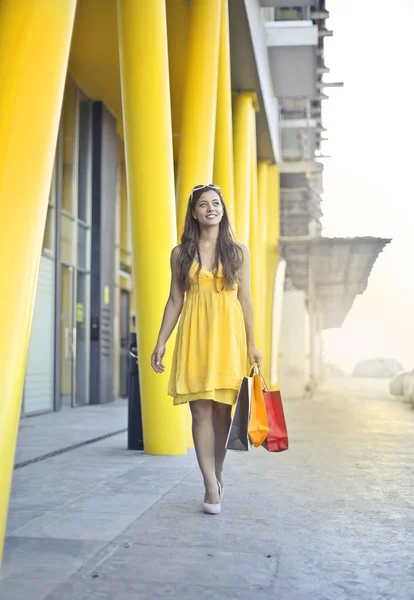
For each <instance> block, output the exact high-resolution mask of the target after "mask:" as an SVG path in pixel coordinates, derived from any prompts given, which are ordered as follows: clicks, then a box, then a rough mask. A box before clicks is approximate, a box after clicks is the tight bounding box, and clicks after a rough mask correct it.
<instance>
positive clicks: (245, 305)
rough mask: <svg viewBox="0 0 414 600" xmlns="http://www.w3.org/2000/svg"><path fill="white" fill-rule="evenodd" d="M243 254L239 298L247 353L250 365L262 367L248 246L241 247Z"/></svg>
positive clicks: (241, 245)
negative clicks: (251, 287)
mask: <svg viewBox="0 0 414 600" xmlns="http://www.w3.org/2000/svg"><path fill="white" fill-rule="evenodd" d="M239 247H240V249H241V251H242V252H243V264H242V267H241V270H240V275H239V291H238V294H237V297H238V299H239V302H240V304H241V307H242V310H243V315H244V326H245V329H246V340H247V353H248V355H249V360H250V364H251V366H252V367H253V366H254V365H255V364H256V365H257V366H259V367H260V366H261V364H262V360H263V356H262V354H261V353H260V352H259V350H258V349H257V348H256V341H255V337H254V315H253V302H252V295H251V292H250V251H249V249H248V248H247V246H244V245H243V244H240V245H239Z"/></svg>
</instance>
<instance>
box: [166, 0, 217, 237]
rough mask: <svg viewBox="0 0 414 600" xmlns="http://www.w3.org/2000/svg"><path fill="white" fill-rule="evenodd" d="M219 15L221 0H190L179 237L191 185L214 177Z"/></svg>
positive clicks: (178, 195) (182, 130)
mask: <svg viewBox="0 0 414 600" xmlns="http://www.w3.org/2000/svg"><path fill="white" fill-rule="evenodd" d="M220 18H221V0H192V2H191V4H190V22H189V32H188V45H187V52H188V54H187V73H186V80H185V87H184V96H183V106H182V110H183V112H182V121H181V137H180V154H179V163H178V175H177V203H178V215H177V217H178V220H177V231H178V236H179V237H180V236H181V233H182V230H183V226H184V220H185V214H186V211H187V204H188V198H189V196H190V193H191V189H192V188H193V186H194V185H198V184H201V183H212V180H213V164H214V137H215V130H216V107H217V81H218V65H219V41H220Z"/></svg>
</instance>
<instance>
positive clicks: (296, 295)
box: [279, 290, 310, 398]
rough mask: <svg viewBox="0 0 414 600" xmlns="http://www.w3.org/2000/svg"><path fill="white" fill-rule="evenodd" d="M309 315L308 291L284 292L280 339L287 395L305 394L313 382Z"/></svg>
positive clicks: (285, 392) (284, 392)
mask: <svg viewBox="0 0 414 600" xmlns="http://www.w3.org/2000/svg"><path fill="white" fill-rule="evenodd" d="M308 350H309V317H308V312H307V309H306V305H305V292H302V291H299V290H289V291H285V292H284V298H283V312H282V329H281V339H280V354H279V361H280V389H281V392H282V395H283V397H285V398H302V397H303V396H304V395H305V388H306V386H307V384H308V382H309V373H310V364H309V352H308Z"/></svg>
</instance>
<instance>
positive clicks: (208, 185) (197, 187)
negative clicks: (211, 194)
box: [191, 183, 221, 197]
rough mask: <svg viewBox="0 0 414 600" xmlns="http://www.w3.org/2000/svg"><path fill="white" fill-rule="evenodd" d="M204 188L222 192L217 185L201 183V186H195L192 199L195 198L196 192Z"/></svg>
mask: <svg viewBox="0 0 414 600" xmlns="http://www.w3.org/2000/svg"><path fill="white" fill-rule="evenodd" d="M203 188H210V189H211V190H216V191H218V192H221V188H220V186H219V185H216V184H215V183H201V184H200V185H195V186H194V187H193V189H192V190H191V197H193V194H194V192H196V191H197V190H202V189H203Z"/></svg>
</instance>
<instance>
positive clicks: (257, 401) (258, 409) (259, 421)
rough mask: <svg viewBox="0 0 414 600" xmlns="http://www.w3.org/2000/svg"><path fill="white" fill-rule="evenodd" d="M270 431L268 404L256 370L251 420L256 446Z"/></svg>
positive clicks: (252, 434)
mask: <svg viewBox="0 0 414 600" xmlns="http://www.w3.org/2000/svg"><path fill="white" fill-rule="evenodd" d="M268 433H269V422H268V420H267V413H266V404H265V401H264V396H263V390H262V382H261V377H260V373H259V372H258V371H256V369H255V370H254V374H253V386H252V405H251V411H250V420H249V437H250V440H251V442H252V444H253V446H255V447H256V448H257V447H258V446H261V445H262V444H263V442H264V441H265V439H266V437H267V434H268Z"/></svg>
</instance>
